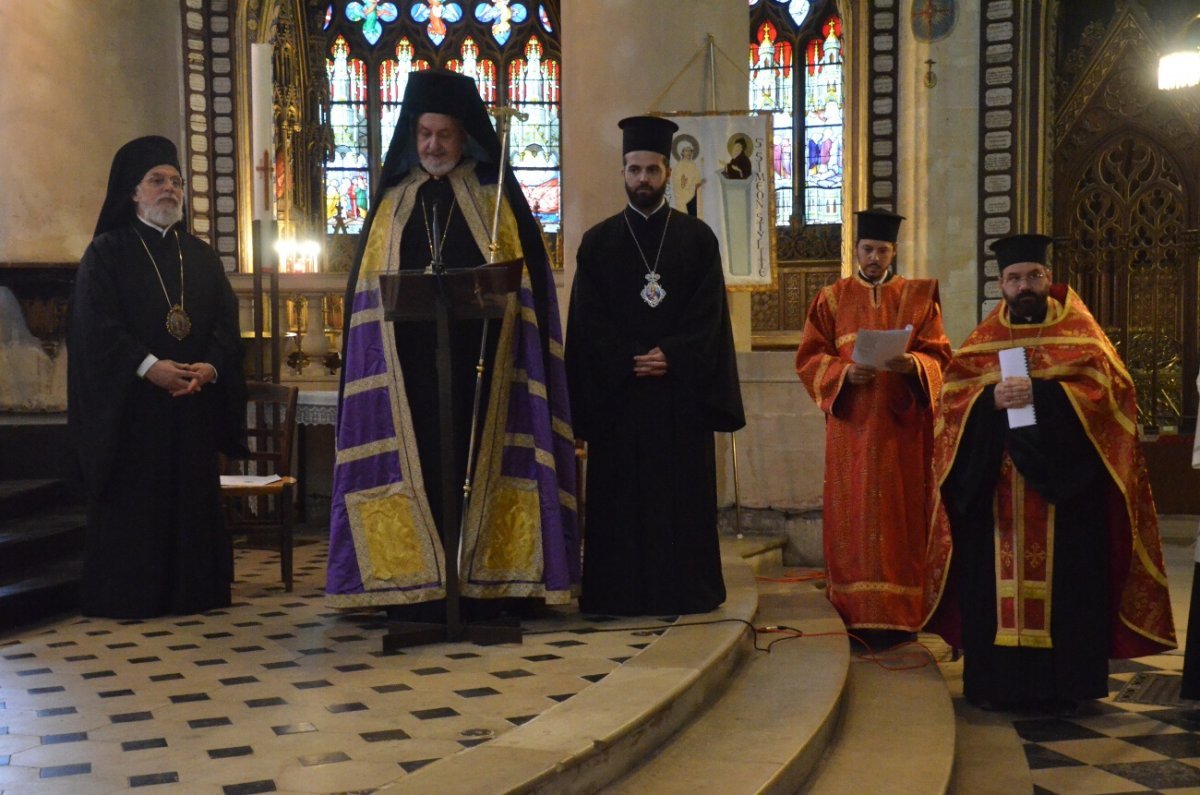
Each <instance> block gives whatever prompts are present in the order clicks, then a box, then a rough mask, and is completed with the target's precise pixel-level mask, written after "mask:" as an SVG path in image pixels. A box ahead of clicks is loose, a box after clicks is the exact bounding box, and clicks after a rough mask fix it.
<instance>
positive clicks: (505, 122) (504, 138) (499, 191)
mask: <svg viewBox="0 0 1200 795" xmlns="http://www.w3.org/2000/svg"><path fill="white" fill-rule="evenodd" d="M488 112H489V113H491V114H492V116H494V117H496V127H497V128H498V132H499V133H500V169H499V171H498V172H497V174H496V210H495V212H494V214H493V215H492V239H491V242H490V243H489V244H488V263H489V264H490V263H493V262H495V261H496V256H497V253H498V252H499V250H500V243H499V237H500V206H501V205H502V204H503V203H504V170H505V168H506V166H507V165H508V126H509V121H510V120H511V119H512V117H514V116H515V117H516V118H518V119H520V120H521V121H528V120H529V114H528V113H522V112H520V111H519V110H514V109H513V108H503V107H495V108H491V109H489V111H488ZM436 216H437V213H436V212H435V213H434V217H436ZM434 235H435V236H436V235H437V233H436V232H434ZM490 322H491V321H490V319H489V318H486V317H485V318H484V319H483V334H482V337H481V339H480V340H479V361H478V362H476V363H475V399H474V401H473V402H472V404H471V435H470V441H469V442H468V443H467V474H466V479H465V480H464V481H463V504H462V515H461V516H460V517H459V538H463V537H464V535H463V534H464V533H465V532H466V529H467V509H468V508H469V507H470V504H471V471H472V469H473V466H472V465H473V464H474V461H475V434H476V431H477V430H478V426H479V402H480V398H481V396H482V393H483V373H484V371H485V369H486V368H487V362H486V359H487V338H488V324H489V323H490ZM461 552H462V547H461V545H460V546H459V553H460V554H461Z"/></svg>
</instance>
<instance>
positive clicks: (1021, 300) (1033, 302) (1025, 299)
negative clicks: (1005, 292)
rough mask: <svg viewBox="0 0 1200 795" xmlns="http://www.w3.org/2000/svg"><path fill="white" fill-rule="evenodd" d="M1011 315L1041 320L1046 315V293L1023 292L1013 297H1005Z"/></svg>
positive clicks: (1036, 320) (1035, 320)
mask: <svg viewBox="0 0 1200 795" xmlns="http://www.w3.org/2000/svg"><path fill="white" fill-rule="evenodd" d="M1004 300H1005V302H1006V303H1007V304H1008V311H1009V314H1010V315H1015V316H1016V317H1019V318H1024V319H1026V320H1032V321H1034V322H1040V321H1041V320H1043V319H1044V318H1045V317H1046V295H1045V294H1042V295H1038V294H1037V293H1030V292H1023V293H1018V294H1017V295H1015V296H1014V297H1012V298H1005V299H1004Z"/></svg>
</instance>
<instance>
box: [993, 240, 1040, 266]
mask: <svg viewBox="0 0 1200 795" xmlns="http://www.w3.org/2000/svg"><path fill="white" fill-rule="evenodd" d="M1052 242H1054V239H1053V238H1051V237H1047V236H1046V235H1028V234H1023V235H1009V236H1008V237H1002V238H1000V239H999V240H997V241H996V242H994V243H992V251H993V253H995V255H996V263H997V264H998V265H999V266H1000V270H1002V271H1003V270H1004V269H1005V268H1007V267H1008V266H1009V265H1016V264H1018V263H1021V262H1036V263H1037V264H1039V265H1045V264H1046V248H1047V247H1048V246H1049V245H1050V244H1051V243H1052Z"/></svg>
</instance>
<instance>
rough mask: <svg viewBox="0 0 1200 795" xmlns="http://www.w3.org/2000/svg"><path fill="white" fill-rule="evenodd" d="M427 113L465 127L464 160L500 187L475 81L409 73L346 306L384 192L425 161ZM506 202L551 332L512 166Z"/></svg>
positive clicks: (533, 238)
mask: <svg viewBox="0 0 1200 795" xmlns="http://www.w3.org/2000/svg"><path fill="white" fill-rule="evenodd" d="M423 113H440V114H443V115H445V116H453V117H454V118H456V119H458V120H459V122H461V123H462V126H463V132H465V133H466V134H467V142H466V145H465V146H464V148H463V157H464V158H466V157H470V158H474V159H475V160H476V161H477V162H478V163H479V165H478V166H477V167H476V169H475V174H476V176H477V177H478V179H479V182H480V184H482V185H494V184H496V180H497V176H498V171H499V165H500V138H499V136H498V135H496V128H495V127H493V126H492V121H491V118H490V117H489V116H488V111H487V108H486V107H485V106H484V104H483V98H482V97H480V96H479V88H478V87H477V86H476V84H475V81H474V80H472V79H471V78H469V77H467V76H466V75H460V74H458V73H457V72H450V71H447V70H445V69H429V70H425V71H417V72H410V73H409V75H408V84H407V85H406V86H405V88H404V104H403V105H402V106H401V108H400V117H399V118H398V119H397V120H396V129H395V130H394V131H393V133H392V142H391V144H390V145H389V147H388V153H387V157H386V158H384V161H383V168H382V169H381V170H380V173H379V180H378V181H377V182H376V184H375V188H374V190H373V191H372V198H371V209H370V210H369V211H368V212H367V218H366V220H365V221H364V222H363V226H362V231H361V232H360V233H359V238H358V240H359V243H358V252H357V254H355V257H354V264H353V265H352V266H351V268H350V278H349V279H348V280H347V282H346V306H347V307H350V306H353V305H354V292H355V285H356V284H357V282H358V273H359V269H360V267H361V266H362V257H363V251H364V249H365V248H366V244H367V239H368V237H369V236H370V232H371V227H372V225H373V224H374V223H375V215H376V213H377V211H378V210H379V205H380V203H381V201H382V199H383V196H384V193H385V192H386V191H387V190H388V189H389V188H391V187H393V186H395V185H396V184H398V183H399V182H400V181H401V180H402V179H403V178H404V175H405V174H407V173H408V172H409V171H410V170H411V169H412V168H413V167H414V166H416V165H418V164H419V163H420V162H421V158H420V157H419V156H418V154H417V141H416V129H417V119H419V118H420V117H421V114H423ZM504 201H505V203H506V204H508V206H509V207H510V208H511V209H512V213H513V216H514V217H515V218H516V221H517V234H518V236H519V237H520V239H521V249H522V251H523V252H524V254H525V262H526V264H527V265H528V270H529V275H530V278H531V280H532V288H533V295H534V306H535V311H536V312H537V315H538V322H539V323H540V324H541V327H542V328H547V322H548V318H547V316H546V306H547V303H546V302H547V296H548V294H549V291H550V290H551V289H553V287H552V285H551V283H550V282H551V281H552V278H553V277H552V275H551V274H550V265H549V261H548V260H547V258H546V247H545V243H544V242H543V239H542V229H541V227H540V226H539V225H538V223H537V220H536V219H535V218H534V217H533V211H532V210H530V209H529V202H528V201H527V200H526V198H525V193H524V192H523V191H522V190H521V185H520V183H519V182H517V178H516V176H515V175H514V174H513V170H512V165H511V164H507V163H506V165H505V169H504ZM485 253H486V252H485ZM352 315H353V313H351V312H346V313H345V316H344V317H345V320H344V323H345V327H344V332H345V334H346V335H347V337H348V336H349V334H350V323H351V320H352ZM546 339H547V338H546V336H545V334H543V345H545V344H546V342H545V340H546ZM345 375H346V370H345V368H342V377H343V379H344V378H345Z"/></svg>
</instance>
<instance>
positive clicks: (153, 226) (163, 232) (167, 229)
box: [137, 215, 171, 237]
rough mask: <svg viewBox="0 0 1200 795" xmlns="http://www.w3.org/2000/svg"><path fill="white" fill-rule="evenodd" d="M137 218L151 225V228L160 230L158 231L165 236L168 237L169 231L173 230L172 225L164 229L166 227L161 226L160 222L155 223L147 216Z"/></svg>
mask: <svg viewBox="0 0 1200 795" xmlns="http://www.w3.org/2000/svg"><path fill="white" fill-rule="evenodd" d="M137 219H138V220H139V221H141V222H142V223H143V224H145V225H146V226H148V227H150V228H151V229H153V230H154V231H156V232H158V233H159V234H160V235H162V236H163V237H166V236H167V232H170V231H171V227H169V226H168V227H167V228H166V229H164V228H162V227H161V226H159V225H158V224H156V223H153V222H152V221H147V220H146V219H145V218H143V217H142V216H140V215H139V216H138V217H137Z"/></svg>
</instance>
